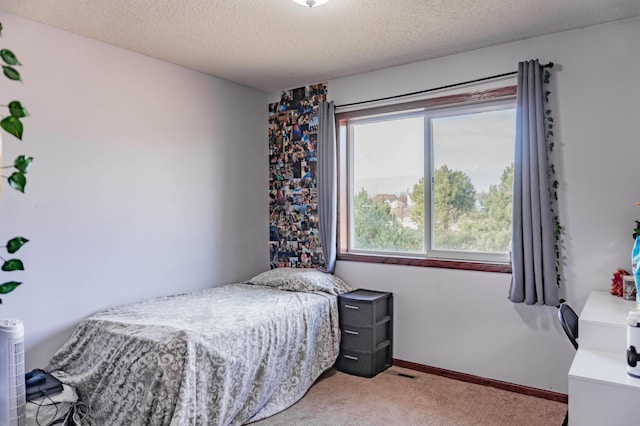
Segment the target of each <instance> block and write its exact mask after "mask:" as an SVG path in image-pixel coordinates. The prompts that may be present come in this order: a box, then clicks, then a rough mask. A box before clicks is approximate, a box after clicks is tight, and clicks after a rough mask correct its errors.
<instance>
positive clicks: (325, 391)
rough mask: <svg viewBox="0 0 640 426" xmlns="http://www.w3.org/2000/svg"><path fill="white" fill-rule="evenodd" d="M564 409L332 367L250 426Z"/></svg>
mask: <svg viewBox="0 0 640 426" xmlns="http://www.w3.org/2000/svg"><path fill="white" fill-rule="evenodd" d="M398 373H403V374H410V375H412V376H415V378H414V379H412V378H407V377H402V376H399V375H398ZM566 412H567V405H566V404H563V403H560V402H554V401H549V400H546V399H541V398H536V397H532V396H526V395H522V394H519V393H513V392H509V391H505V390H500V389H495V388H492V387H487V386H482V385H477V384H472V383H467V382H462V381H458V380H453V379H449V378H445V377H440V376H435V375H431V374H426V373H421V372H417V371H414V370H408V369H405V368H400V367H391V368H390V369H388V370H386V371H384V372H383V373H380V374H378V375H377V376H376V377H374V378H372V379H366V378H362V377H356V376H351V375H348V374H344V373H341V372H338V371H336V370H333V369H332V370H330V371H328V372H326V373H325V374H324V375H323V376H322V377H321V378H320V379H319V380H318V382H316V384H314V385H313V386H312V387H311V389H309V391H308V392H307V394H306V395H305V396H304V398H302V399H301V400H300V401H298V403H296V404H295V405H293V406H292V407H290V408H289V409H287V410H285V411H283V412H281V413H278V414H276V415H275V416H272V417H269V418H266V419H263V420H260V421H257V422H254V423H252V424H251V426H280V425H281V426H285V425H286V426H289V425H309V426H351V425H358V426H360V425H367V426H369V425H371V426H376V425H385V426H387V425H426V426H431V425H434V426H435V425H441V426H449V425H451V426H455V425H460V426H462V425H464V426H468V425H473V426H481V425H490V426H501V425H504V426H519V425H525V426H537V425H540V426H551V425H554V426H555V425H557V426H560V425H561V424H562V421H563V420H564V415H565V414H566Z"/></svg>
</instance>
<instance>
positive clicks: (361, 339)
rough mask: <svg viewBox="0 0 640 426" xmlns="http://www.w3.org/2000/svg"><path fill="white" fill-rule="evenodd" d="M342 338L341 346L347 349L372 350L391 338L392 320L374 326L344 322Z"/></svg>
mask: <svg viewBox="0 0 640 426" xmlns="http://www.w3.org/2000/svg"><path fill="white" fill-rule="evenodd" d="M341 339H342V344H341V347H342V348H343V349H344V350H345V351H346V350H351V351H357V352H366V351H369V352H372V351H374V350H375V348H376V347H377V346H378V345H379V344H380V343H382V342H384V341H385V340H391V320H390V319H388V320H386V321H383V322H381V323H379V324H378V325H375V326H373V327H355V326H352V325H349V324H343V325H342V335H341Z"/></svg>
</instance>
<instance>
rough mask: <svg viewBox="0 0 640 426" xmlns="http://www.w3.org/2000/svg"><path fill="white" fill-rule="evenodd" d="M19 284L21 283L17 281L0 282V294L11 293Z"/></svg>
mask: <svg viewBox="0 0 640 426" xmlns="http://www.w3.org/2000/svg"><path fill="white" fill-rule="evenodd" d="M20 284H22V283H19V282H17V281H7V282H6V283H2V284H0V294H7V293H11V292H12V291H13V290H15V289H16V287H18V286H19V285H20Z"/></svg>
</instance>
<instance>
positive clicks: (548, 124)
mask: <svg viewBox="0 0 640 426" xmlns="http://www.w3.org/2000/svg"><path fill="white" fill-rule="evenodd" d="M552 67H553V64H551V66H550V68H552ZM543 78H544V84H545V85H547V89H546V90H545V92H544V101H545V104H547V108H545V111H544V119H545V131H546V132H545V137H546V141H547V149H548V150H549V155H548V158H549V177H550V182H551V188H550V190H551V196H552V198H551V213H552V214H553V224H554V238H555V241H554V249H555V255H556V282H557V284H558V287H560V286H561V283H562V274H561V253H560V246H561V238H562V232H563V228H562V225H561V224H560V218H559V215H558V186H559V183H558V177H557V173H556V167H555V164H554V162H553V149H554V147H555V134H554V132H553V128H554V125H555V121H554V119H553V111H552V110H551V108H550V107H549V106H548V105H549V95H550V94H551V91H549V89H548V87H549V85H550V78H551V72H549V70H548V69H545V70H544V75H543ZM562 302H564V300H563V299H560V303H562Z"/></svg>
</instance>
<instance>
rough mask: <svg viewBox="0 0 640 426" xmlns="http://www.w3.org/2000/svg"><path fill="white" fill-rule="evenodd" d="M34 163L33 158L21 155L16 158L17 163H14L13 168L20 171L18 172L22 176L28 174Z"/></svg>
mask: <svg viewBox="0 0 640 426" xmlns="http://www.w3.org/2000/svg"><path fill="white" fill-rule="evenodd" d="M32 161H33V157H27V156H25V155H20V156H18V157H17V158H16V161H14V163H13V167H15V168H16V169H18V171H19V172H20V173H22V174H25V175H26V174H27V172H28V171H29V167H31V162H32Z"/></svg>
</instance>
